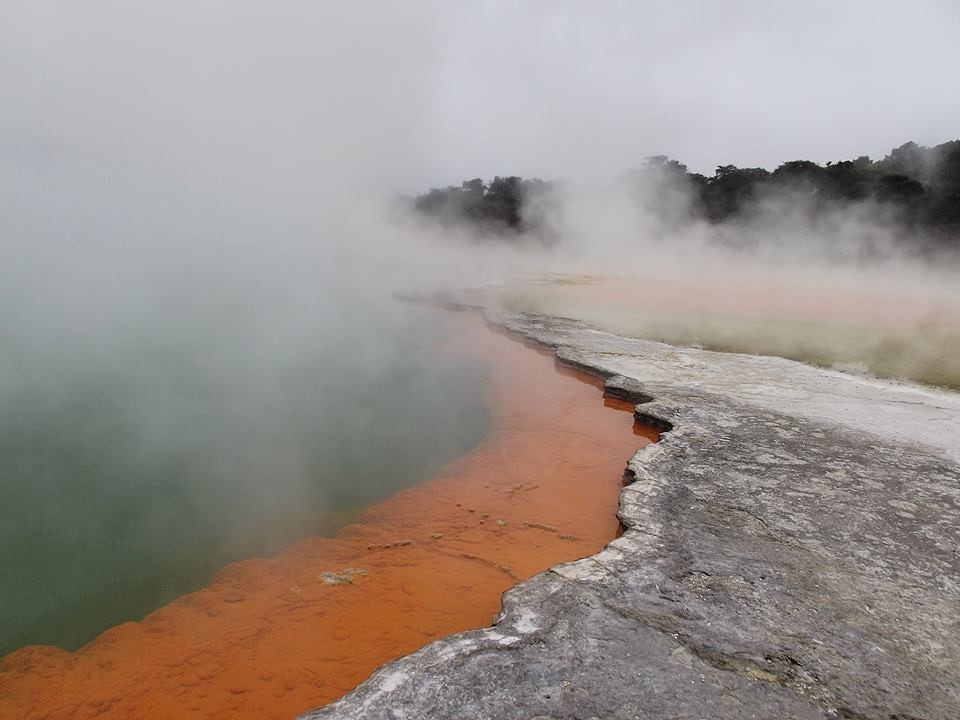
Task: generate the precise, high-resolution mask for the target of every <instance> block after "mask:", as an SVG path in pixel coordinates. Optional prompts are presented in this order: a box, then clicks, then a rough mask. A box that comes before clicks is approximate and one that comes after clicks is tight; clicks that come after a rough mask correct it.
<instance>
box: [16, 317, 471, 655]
mask: <svg viewBox="0 0 960 720" xmlns="http://www.w3.org/2000/svg"><path fill="white" fill-rule="evenodd" d="M360 307H362V308H365V310H366V312H365V313H362V314H361V316H360V317H358V318H357V320H358V321H357V322H342V321H340V318H339V317H332V316H330V315H329V314H328V315H326V316H324V314H323V313H322V312H317V313H316V315H315V318H316V319H315V321H313V322H312V324H304V326H303V327H297V328H290V327H286V328H283V329H282V330H278V331H275V332H273V333H270V332H265V327H268V324H267V323H261V322H253V323H249V324H244V323H243V322H241V321H239V320H238V319H237V318H236V317H226V318H224V317H219V318H213V319H210V318H208V319H206V320H207V321H203V322H201V321H200V320H198V319H197V318H195V317H194V318H190V317H187V318H184V320H183V321H182V323H180V326H179V327H178V328H176V329H167V330H166V331H164V330H163V329H162V328H154V329H152V332H151V334H147V333H144V334H142V335H137V334H129V335H126V336H124V337H123V338H122V339H119V340H117V339H113V340H111V341H110V352H109V353H101V354H97V352H96V348H92V349H91V348H89V347H85V346H83V344H82V343H78V344H77V346H75V347H67V348H66V352H62V353H57V355H58V357H52V356H51V355H53V353H51V352H47V351H44V349H43V348H38V347H36V346H35V345H34V346H30V345H29V342H28V341H29V340H35V337H36V334H35V333H34V334H33V335H31V336H30V337H29V338H26V339H24V342H23V343H21V344H20V345H12V346H11V345H10V344H8V345H7V346H6V347H5V352H4V353H3V355H2V356H0V655H2V654H3V653H5V652H8V651H10V650H13V649H15V648H17V647H20V646H22V645H25V644H28V643H45V644H52V645H58V646H61V647H66V648H70V649H73V648H76V647H78V646H79V645H81V644H83V643H85V642H88V641H89V640H91V639H93V637H94V636H95V635H96V634H97V633H99V632H101V631H103V630H105V629H106V628H108V627H110V626H111V625H116V624H118V623H120V622H123V621H126V620H131V619H139V618H141V617H143V616H144V615H146V614H147V613H148V612H150V611H152V610H154V609H156V608H157V607H159V606H160V605H162V604H163V603H164V602H168V601H169V600H171V599H173V598H174V597H177V596H179V595H182V594H183V593H185V592H189V591H191V590H195V589H197V588H198V587H201V586H202V585H203V584H204V583H206V582H207V581H208V580H209V578H210V577H211V575H212V574H213V573H214V572H215V571H216V570H217V569H219V568H221V567H223V566H224V565H225V564H227V563H228V562H231V561H234V560H238V559H241V558H245V557H252V556H256V555H260V554H265V553H272V552H275V551H276V550H278V549H280V548H282V547H284V546H285V545H287V544H289V543H290V542H292V541H294V540H296V539H298V538H302V537H305V536H308V535H315V534H319V533H329V532H332V531H334V530H335V529H336V528H338V527H340V526H342V525H343V524H344V522H346V521H347V520H349V519H350V518H351V517H352V516H353V515H354V514H355V513H356V511H357V510H358V509H359V508H362V507H365V506H366V505H369V504H370V503H371V502H374V501H376V500H378V499H381V498H383V497H386V496H387V495H389V494H391V493H392V492H395V491H396V490H398V489H401V488H403V487H406V486H409V485H411V484H414V483H416V482H420V481H422V480H424V479H426V478H428V477H430V476H432V475H433V474H434V473H435V472H436V471H437V469H438V468H439V467H440V466H441V465H442V464H443V463H444V462H446V461H448V460H450V459H451V458H453V457H456V456H457V455H460V454H462V453H463V452H465V451H466V450H467V449H469V448H470V447H471V446H472V445H473V444H474V443H475V442H477V441H478V440H479V439H480V438H481V437H482V435H483V432H484V429H485V424H486V418H485V411H484V408H483V404H482V402H480V400H479V398H480V387H481V383H482V376H481V372H480V367H479V366H478V365H476V364H475V363H473V362H472V361H471V360H470V359H468V358H464V357H462V356H460V357H458V356H455V355H451V354H444V353H437V352H436V351H435V345H436V342H437V340H438V338H439V337H440V334H441V324H443V323H446V322H449V318H441V317H440V316H439V315H438V314H437V313H435V312H432V311H428V310H425V309H422V308H413V307H409V306H405V305H404V306H401V305H399V304H398V303H394V304H392V305H390V306H389V307H374V306H373V305H372V303H370V302H369V301H367V304H366V305H361V306H360ZM354 311H355V312H356V309H355V310H354ZM281 321H282V320H281V319H280V318H277V319H276V320H275V321H274V326H275V324H276V323H279V322H281ZM441 399H442V400H441Z"/></svg>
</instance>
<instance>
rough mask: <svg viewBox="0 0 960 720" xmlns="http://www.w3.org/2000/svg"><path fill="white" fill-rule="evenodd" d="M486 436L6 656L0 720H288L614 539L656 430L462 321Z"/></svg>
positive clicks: (578, 378)
mask: <svg viewBox="0 0 960 720" xmlns="http://www.w3.org/2000/svg"><path fill="white" fill-rule="evenodd" d="M458 326H459V327H460V330H458V336H457V337H456V338H455V339H454V341H453V347H452V348H448V349H449V350H453V351H456V352H465V353H470V354H472V355H475V356H477V357H479V358H481V359H482V360H483V361H484V362H485V363H487V365H488V368H489V383H488V387H487V391H486V392H487V397H486V402H487V403H488V404H489V409H490V415H491V426H490V432H489V434H488V436H487V437H486V438H485V439H484V440H483V441H482V442H481V443H480V444H479V445H478V446H477V447H476V448H475V449H474V450H473V451H471V452H470V453H469V454H467V455H465V456H463V457H461V458H459V459H458V460H456V461H454V462H452V463H450V464H449V465H447V466H446V467H445V468H444V469H443V470H442V471H441V473H440V474H439V476H438V477H436V478H435V479H433V480H431V481H429V482H426V483H423V484H421V485H418V486H415V487H413V488H410V489H408V490H405V491H403V492H400V493H398V494H396V495H395V496H393V497H391V498H389V499H387V500H385V501H383V502H380V503H378V504H376V505H374V506H372V507H370V508H369V509H367V510H366V511H365V512H364V513H363V514H362V515H361V516H360V517H359V518H358V519H357V521H356V522H355V523H354V524H352V525H349V526H347V527H346V528H344V529H343V530H342V531H340V532H339V533H338V534H337V535H336V536H335V537H332V538H322V537H320V538H312V539H309V540H304V541H302V542H300V543H297V544H296V545H294V546H292V547H290V548H288V549H287V550H285V551H284V552H282V553H280V554H279V555H277V556H276V557H273V558H269V559H255V560H247V561H244V562H239V563H235V564H233V565H230V566H228V567H226V568H225V569H224V570H222V571H221V572H220V573H218V574H217V575H216V576H215V577H214V578H213V580H212V581H211V582H210V584H209V585H208V586H207V587H206V588H203V589H202V590H199V591H197V592H194V593H191V594H189V595H185V596H183V597H181V598H179V599H178V600H176V601H174V602H172V603H170V604H169V605H167V606H165V607H162V608H160V609H159V610H157V611H156V612H154V613H152V614H150V615H149V616H147V617H146V618H144V619H143V620H142V621H141V622H135V623H125V624H123V625H119V626H117V627H114V628H112V629H110V630H108V631H106V632H104V633H103V634H102V635H100V636H99V637H98V638H96V639H95V640H94V641H93V642H91V643H89V644H88V645H86V646H85V647H83V648H81V649H80V650H78V651H77V652H74V653H69V652H66V651H63V650H58V649H56V648H50V647H40V646H33V647H27V648H23V649H21V650H18V651H16V652H14V653H11V654H10V655H7V656H6V657H5V658H3V659H0V718H3V720H8V719H9V720H14V719H16V720H21V719H23V718H28V719H31V720H32V719H34V718H36V719H40V718H50V719H51V720H53V719H57V720H59V719H61V718H63V719H66V718H70V719H71V720H84V719H86V718H101V719H104V718H116V719H118V720H119V719H123V720H127V719H128V718H138V719H141V720H142V719H152V718H163V719H168V718H228V717H229V718H258V719H262V718H284V719H287V718H293V717H295V716H296V715H297V714H299V713H302V712H305V711H306V710H309V709H311V708H314V707H317V706H319V705H323V704H325V703H327V702H329V701H331V700H333V699H335V698H337V697H339V696H340V695H342V694H344V693H345V692H347V691H349V690H350V689H351V688H353V687H355V686H356V685H357V684H358V683H360V682H362V681H363V680H364V678H366V677H367V676H368V675H369V674H370V673H371V672H372V671H373V670H375V669H376V668H377V667H378V666H380V665H381V664H383V663H385V662H388V661H390V660H392V659H395V658H397V657H399V656H401V655H404V654H407V653H410V652H412V651H414V650H416V649H417V648H419V647H421V646H423V645H425V644H426V643H429V642H430V641H432V640H434V639H436V638H439V637H441V636H443V635H447V634H450V633H455V632H458V631H461V630H466V629H469V628H477V627H483V626H485V625H488V624H489V623H490V622H491V620H492V618H493V617H494V616H495V615H496V613H497V612H498V610H499V607H500V595H501V593H502V592H503V591H504V590H506V589H507V588H508V587H510V586H511V585H513V584H515V583H517V582H518V581H520V580H523V579H525V578H528V577H530V576H532V575H534V574H536V573H538V572H541V571H542V570H545V569H546V568H548V567H550V566H551V565H554V564H556V563H559V562H564V561H568V560H573V559H575V558H579V557H584V556H586V555H590V554H592V553H594V552H596V551H597V550H599V549H600V548H601V547H602V546H603V545H604V544H605V543H606V542H608V541H609V540H611V539H612V538H613V537H614V536H615V535H616V533H617V529H618V523H617V519H616V515H615V513H616V508H617V496H618V493H619V490H620V488H621V482H622V481H621V477H622V471H623V467H624V464H625V462H626V460H627V459H628V458H629V457H630V455H631V454H632V453H633V452H634V451H635V450H636V449H637V448H639V447H641V446H642V445H645V444H646V443H648V442H650V441H651V440H654V439H655V438H656V435H655V431H652V430H647V429H643V428H639V427H638V428H635V427H634V422H633V418H632V416H631V415H630V413H629V411H630V410H631V409H632V408H631V406H630V405H629V404H626V403H620V402H616V401H608V402H607V404H606V406H605V404H604V401H603V399H602V393H601V391H600V389H599V388H600V387H602V386H601V385H600V383H599V381H597V380H595V379H593V378H589V377H588V376H585V375H582V374H579V373H576V372H574V371H570V370H563V371H561V372H557V371H556V370H555V366H554V360H553V358H552V357H551V356H550V355H549V354H548V353H543V352H535V351H533V350H531V349H530V348H528V347H524V345H523V344H521V343H520V342H517V341H516V340H513V339H510V338H508V337H506V336H504V335H501V334H497V333H494V332H492V331H490V330H489V329H487V328H486V327H485V326H484V325H483V323H482V321H481V320H480V319H479V318H476V317H472V316H464V317H463V322H462V323H458Z"/></svg>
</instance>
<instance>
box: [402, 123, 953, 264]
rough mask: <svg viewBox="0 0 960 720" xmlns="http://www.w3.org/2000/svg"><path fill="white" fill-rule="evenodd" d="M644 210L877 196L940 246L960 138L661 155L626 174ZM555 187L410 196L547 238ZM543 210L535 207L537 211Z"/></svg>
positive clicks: (674, 214) (466, 219)
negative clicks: (698, 161) (859, 148)
mask: <svg viewBox="0 0 960 720" xmlns="http://www.w3.org/2000/svg"><path fill="white" fill-rule="evenodd" d="M625 180H626V181H627V182H628V183H629V185H628V186H629V187H632V188H635V189H636V193H637V200H638V202H641V203H642V204H643V205H644V206H645V209H646V210H647V211H649V212H651V213H654V214H655V215H657V216H658V217H659V218H660V219H661V220H664V221H667V222H685V221H691V220H694V221H695V220H699V221H705V222H709V223H715V224H720V223H726V222H731V221H735V220H738V219H747V220H748V219H749V217H750V215H751V213H753V212H756V209H757V208H758V207H759V206H760V204H761V203H763V202H764V201H765V200H772V199H776V198H784V197H788V198H790V199H791V200H792V201H801V202H802V203H803V204H804V207H805V211H806V212H808V213H810V214H812V215H813V216H816V214H817V213H822V212H825V211H828V210H830V209H836V208H841V207H843V206H846V205H850V204H852V203H857V202H868V201H872V202H875V203H877V204H879V205H882V206H884V207H886V208H888V209H889V210H890V211H891V212H892V213H893V215H894V216H895V217H896V219H897V220H898V221H899V222H901V223H902V224H903V225H904V226H905V227H906V228H908V229H913V230H917V231H921V232H922V233H923V235H924V236H925V237H932V238H934V239H935V240H936V241H937V242H943V243H947V244H950V245H952V246H954V247H958V246H960V140H953V141H950V142H945V143H942V144H940V145H937V146H934V147H925V146H922V145H918V144H917V143H915V142H908V143H904V144H903V145H901V146H900V147H897V148H895V149H893V150H891V151H890V153H889V154H888V155H887V156H886V157H884V158H883V159H882V160H877V161H874V160H871V159H870V158H869V157H867V156H861V157H858V158H856V159H854V160H841V161H839V162H828V163H826V164H825V165H820V164H818V163H815V162H812V161H810V160H792V161H789V162H785V163H783V164H781V165H780V166H779V167H777V168H776V169H775V170H773V171H769V170H767V169H765V168H757V167H754V168H741V167H737V166H736V165H721V166H719V167H717V169H716V171H715V172H714V174H713V175H712V176H705V175H701V174H699V173H692V172H690V171H689V170H688V168H687V166H686V165H684V164H683V163H681V162H679V161H677V160H674V159H671V158H669V157H667V156H664V155H657V156H653V157H648V158H647V159H646V160H645V161H644V162H643V164H642V165H641V166H640V167H639V168H636V169H634V170H632V171H630V172H628V173H627V174H626V175H625ZM555 187H556V183H554V182H550V181H544V180H540V179H524V178H520V177H515V176H510V177H495V178H494V179H493V180H492V181H491V182H489V183H486V182H484V181H483V180H482V179H481V178H474V179H471V180H467V181H464V182H463V183H461V184H460V185H459V186H455V185H452V186H449V187H445V188H432V189H430V190H429V191H428V192H426V193H422V194H420V195H418V196H417V197H416V198H413V199H412V206H413V208H414V210H415V211H416V212H417V213H418V214H419V215H421V216H423V217H426V218H429V219H430V220H432V221H436V222H439V223H440V224H442V225H444V226H446V227H450V226H454V225H461V226H462V225H466V226H467V227H470V228H472V229H474V230H476V231H478V232H479V233H481V234H488V235H494V236H500V237H510V236H516V235H520V234H532V235H538V234H539V235H540V236H547V235H548V233H544V232H543V231H544V230H545V227H544V226H545V212H548V211H549V198H550V196H551V191H552V190H553V189H554V188H555ZM531 207H534V208H536V212H531V211H530V208H531Z"/></svg>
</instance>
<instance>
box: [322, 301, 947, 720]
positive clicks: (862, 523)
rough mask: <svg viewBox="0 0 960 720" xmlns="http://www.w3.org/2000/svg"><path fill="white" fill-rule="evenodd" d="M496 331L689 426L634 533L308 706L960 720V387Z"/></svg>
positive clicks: (537, 332)
mask: <svg viewBox="0 0 960 720" xmlns="http://www.w3.org/2000/svg"><path fill="white" fill-rule="evenodd" d="M500 322H502V323H503V324H504V325H506V326H507V327H509V328H510V329H512V330H514V331H516V332H518V333H522V334H523V335H526V336H527V337H529V338H531V339H533V340H535V341H537V342H539V343H542V344H546V345H549V346H553V347H555V348H556V349H557V357H558V359H559V360H560V361H561V362H564V363H567V364H570V365H574V366H579V367H582V368H585V369H588V370H590V371H591V372H595V373H597V374H600V375H602V376H604V377H607V378H608V381H607V387H608V391H609V392H611V393H612V394H616V395H618V396H620V397H622V398H626V399H630V400H632V401H634V402H638V403H641V404H638V407H637V413H638V415H639V416H640V417H642V418H645V419H648V420H652V421H653V422H657V423H660V424H661V425H662V427H663V428H664V429H669V432H666V433H665V434H664V435H663V437H662V439H661V441H660V443H658V444H657V445H653V446H649V447H648V448H645V449H643V450H641V451H639V452H638V453H637V454H635V455H634V457H633V458H631V459H630V460H629V463H628V466H627V470H626V476H627V479H628V481H629V484H627V485H626V486H625V488H624V490H623V493H622V495H621V500H620V512H619V515H620V518H621V521H622V523H623V525H624V527H625V528H626V530H625V532H624V534H623V536H622V537H620V538H618V539H617V540H615V541H613V542H612V543H610V544H609V545H608V546H607V547H606V548H605V549H604V550H603V551H601V552H600V553H599V554H597V555H595V556H593V557H590V558H586V559H584V560H579V561H577V562H573V563H569V564H566V565H562V566H558V567H555V568H553V569H552V570H550V571H548V572H546V573H543V574H541V575H538V576H536V577H535V578H533V579H531V580H529V581H527V582H524V583H522V584H520V585H518V586H517V587H515V588H513V589H512V590H510V591H509V592H507V593H506V594H505V596H504V604H503V611H502V613H501V615H500V616H499V617H498V618H497V619H496V622H495V624H494V625H493V626H492V627H490V628H487V629H484V630H477V631H474V632H468V633H464V634H461V635H456V636H452V637H448V638H445V639H442V640H440V641H438V642H436V643H433V644H431V645H429V646H427V647H426V648H424V649H423V650H421V651H419V652H417V653H414V654H413V655H410V656H407V657H405V658H402V659H400V660H398V661H396V662H394V663H391V664H389V665H387V666H385V667H383V668H382V669H381V670H379V671H378V672H377V673H375V674H374V675H373V676H372V677H371V678H370V679H369V680H368V681H366V682H365V683H364V684H362V685H361V686H359V687H358V688H357V689H356V690H354V691H353V692H351V693H350V694H349V695H347V696H345V697H344V698H343V699H341V700H340V701H337V702H335V703H333V704H331V705H329V706H327V707H325V708H322V709H320V710H318V711H314V712H313V713H311V714H309V715H308V716H307V717H309V718H312V719H313V720H321V719H322V720H327V719H330V718H443V719H445V720H448V719H449V720H452V719H454V718H464V719H466V718H542V719H546V718H571V719H572V718H578V719H584V720H586V719H587V718H848V719H856V720H863V719H866V718H870V719H871V720H872V719H877V720H880V719H883V720H917V719H921V718H922V719H923V720H935V719H942V720H954V719H955V718H960V395H957V394H955V393H948V392H939V391H935V390H927V389H923V388H918V387H916V386H910V385H898V384H896V383H887V382H880V381H872V380H867V379H863V378H856V377H850V376H846V375H842V374H840V373H835V372H829V371H823V370H818V369H815V368H810V367H806V366H803V365H800V364H798V363H793V362H790V361H787V360H782V359H778V358H758V357H751V356H744V355H731V354H726V355H720V354H716V353H709V352H704V351H699V350H693V349H678V348H673V347H669V346H666V345H662V344H660V343H653V342H647V341H641V340H632V339H626V338H621V337H617V336H614V335H610V334H607V333H602V332H599V331H596V330H593V329H591V328H589V327H586V326H583V325H581V324H578V323H574V322H571V321H565V320H561V319H555V318H546V317H541V316H530V315H524V316H521V315H515V316H508V317H503V318H500Z"/></svg>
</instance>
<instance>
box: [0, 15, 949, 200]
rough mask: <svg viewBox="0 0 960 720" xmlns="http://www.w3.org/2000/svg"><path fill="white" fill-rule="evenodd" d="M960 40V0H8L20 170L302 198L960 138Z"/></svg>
mask: <svg viewBox="0 0 960 720" xmlns="http://www.w3.org/2000/svg"><path fill="white" fill-rule="evenodd" d="M958 38H960V3H958V2H956V0H942V1H936V0H913V1H912V2H890V1H885V0H872V1H853V2H838V1H835V0H834V1H826V0H803V1H802V2H776V3H774V2H768V1H766V0H751V1H746V0H743V1H740V2H736V1H732V0H725V1H724V2H716V1H708V0H705V1H696V0H675V1H672V2H659V3H654V2H640V1H624V2H612V1H610V2H587V1H586V0H584V1H582V2H572V1H571V2H563V1H560V0H542V1H537V0H527V1H525V2H480V1H477V0H470V1H469V2H459V1H454V0H440V1H438V2H394V1H390V2H362V1H350V2H346V1H344V2H337V3H334V2H322V1H320V0H309V1H303V2H299V1H293V0H270V1H267V0H262V1H261V2H251V1H250V0H216V1H212V0H190V2H186V1H183V0H152V1H150V2H147V1H146V0H137V1H134V0H116V1H115V2H111V1H109V0H88V1H87V2H82V3H81V2H73V1H72V0H63V1H62V2H51V1H45V0H23V1H19V0H6V1H5V2H3V4H2V6H0V153H2V160H3V164H4V165H5V166H6V170H5V171H0V172H4V173H5V174H7V178H6V180H5V184H6V185H8V186H9V184H11V183H17V182H20V179H18V178H17V177H11V176H10V173H11V172H14V171H15V173H16V174H18V175H22V173H24V172H29V171H30V169H31V168H33V167H35V166H37V165H45V166H50V165H62V164H67V165H76V166H77V167H82V168H84V169H83V170H82V171H81V172H80V176H89V177H90V178H91V180H93V179H94V177H95V176H97V175H108V176H109V175H110V174H111V173H114V172H116V173H119V175H120V176H125V175H126V174H128V173H137V174H140V175H142V176H144V177H148V178H164V179H165V180H162V181H158V182H172V183H175V184H179V183H185V184H188V185H190V186H191V187H196V188H199V189H200V191H202V189H203V188H216V187H219V186H222V185H224V184H229V185H231V186H232V187H237V188H242V187H244V186H245V185H247V184H249V185H250V186H251V187H262V186H263V184H264V183H270V184H272V185H273V186H276V184H278V183H283V184H284V185H285V186H286V187H287V188H288V192H289V193H290V194H291V196H292V197H293V198H294V201H295V199H296V198H297V197H298V196H299V195H300V194H301V193H302V194H303V196H304V197H306V196H308V195H309V194H310V193H315V192H316V191H317V190H318V189H324V188H330V187H336V186H338V185H341V184H345V185H358V184H359V185H362V186H364V187H367V188H375V189H390V190H398V189H406V190H411V191H412V190H417V189H420V188H423V187H424V186H427V185H436V184H446V183H451V182H457V181H459V180H460V179H463V178H466V177H473V176H485V177H490V176H492V175H494V174H520V175H524V176H542V177H580V178H602V177H605V176H616V175H618V174H619V173H620V172H621V171H622V170H624V169H626V168H628V167H630V166H633V165H636V164H637V163H638V162H639V161H640V160H642V158H644V157H645V156H647V155H651V154H661V153H662V154H668V155H670V156H673V157H676V158H678V159H680V160H682V161H684V162H686V163H687V164H688V165H689V166H690V167H691V168H692V169H694V170H697V171H700V172H704V173H707V174H710V173H712V171H713V169H714V167H715V166H716V165H718V164H721V163H734V164H737V165H741V166H754V165H761V166H765V167H768V168H772V167H775V166H776V165H777V164H778V163H780V162H782V161H785V160H789V159H797V158H806V159H812V160H816V161H820V162H824V161H826V160H830V159H842V158H849V157H855V156H857V155H860V154H869V155H871V156H873V157H882V156H883V155H884V154H885V153H886V152H887V151H888V150H889V149H890V148H891V147H892V146H894V145H899V144H900V143H902V142H904V141H906V140H909V139H915V140H917V141H918V142H921V143H924V144H935V143H939V142H943V141H945V140H948V139H954V138H957V137H960V92H958V89H957V88H958V85H957V71H958V68H960V40H958ZM120 168H122V170H120Z"/></svg>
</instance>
